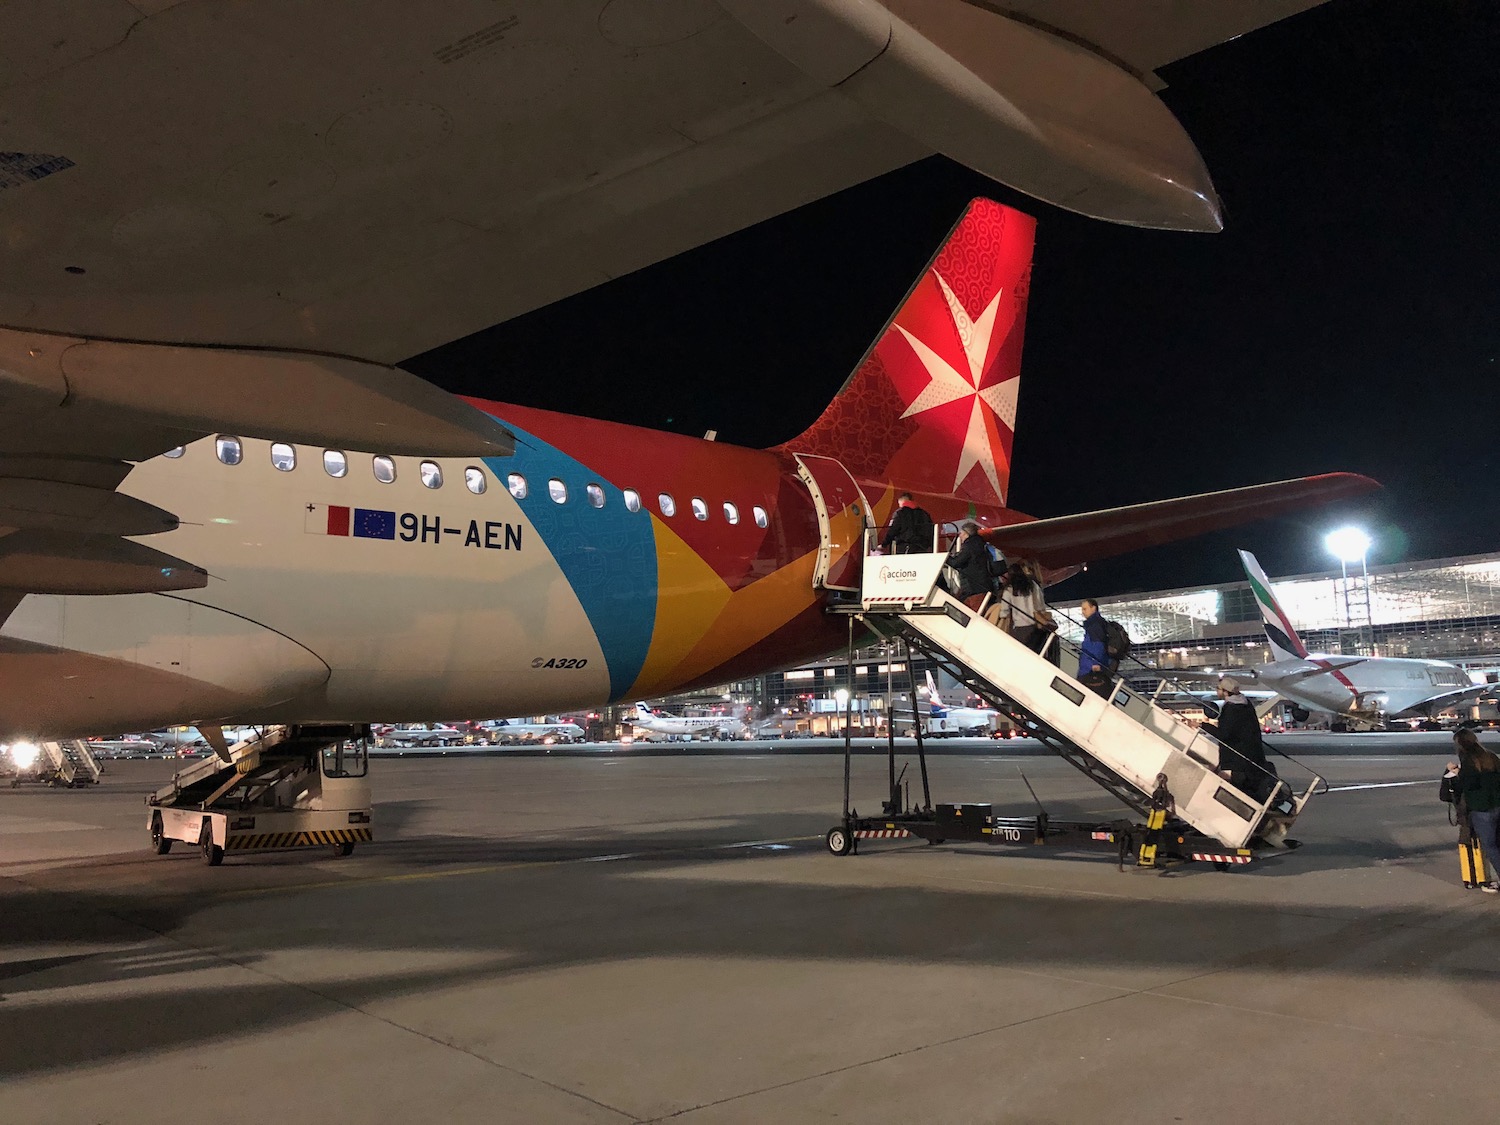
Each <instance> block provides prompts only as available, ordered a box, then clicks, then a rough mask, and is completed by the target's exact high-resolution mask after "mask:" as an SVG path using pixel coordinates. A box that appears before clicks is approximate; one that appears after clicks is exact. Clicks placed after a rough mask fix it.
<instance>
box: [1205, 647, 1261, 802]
mask: <svg viewBox="0 0 1500 1125" xmlns="http://www.w3.org/2000/svg"><path fill="white" fill-rule="evenodd" d="M1217 694H1218V696H1219V720H1218V723H1217V724H1215V729H1214V731H1213V734H1214V735H1215V737H1217V738H1218V740H1219V772H1220V773H1221V774H1223V775H1224V776H1225V777H1226V778H1228V779H1229V783H1230V784H1231V785H1233V786H1234V787H1235V788H1236V789H1238V790H1240V791H1242V792H1245V793H1249V794H1250V795H1251V796H1252V797H1254V798H1256V800H1262V801H1263V800H1265V798H1266V796H1267V795H1268V794H1269V792H1270V789H1269V786H1270V785H1272V784H1274V781H1273V778H1274V776H1275V775H1274V774H1273V773H1272V771H1271V767H1270V765H1269V764H1268V763H1267V762H1266V747H1265V743H1264V742H1262V741H1261V737H1260V716H1258V715H1257V714H1256V713H1255V704H1253V703H1251V702H1250V701H1249V700H1248V699H1246V698H1245V695H1244V693H1243V692H1242V691H1241V690H1240V683H1239V681H1238V680H1236V679H1235V678H1234V677H1233V676H1224V677H1222V678H1220V680H1219V686H1218V689H1217Z"/></svg>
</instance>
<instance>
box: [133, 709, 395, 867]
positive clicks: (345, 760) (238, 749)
mask: <svg viewBox="0 0 1500 1125" xmlns="http://www.w3.org/2000/svg"><path fill="white" fill-rule="evenodd" d="M369 741H370V732H369V728H368V727H361V726H349V725H310V726H273V727H267V728H265V729H264V730H261V731H257V732H256V733H255V734H254V735H252V737H250V738H247V739H245V740H244V741H242V742H238V743H236V744H234V745H233V746H228V747H224V746H223V744H222V742H221V743H220V750H219V751H216V752H215V753H214V754H211V755H208V756H206V757H203V758H200V759H199V760H198V761H196V762H193V763H192V764H191V765H189V766H187V767H186V768H184V769H182V770H180V771H178V773H177V774H176V776H174V777H173V778H172V781H171V782H170V783H169V784H168V785H166V786H164V787H162V788H161V789H160V790H158V791H157V792H156V793H153V794H152V795H151V796H149V797H147V798H146V804H147V806H148V808H149V810H150V811H149V812H148V814H147V823H148V827H149V829H150V832H151V843H152V847H153V848H154V849H155V850H156V852H157V854H158V855H166V854H167V853H168V852H170V851H171V850H172V844H173V843H174V842H176V841H181V842H183V843H188V844H196V845H198V846H199V847H200V848H201V849H202V852H203V858H204V860H205V861H206V862H207V863H209V864H210V865H212V866H216V865H217V864H219V863H220V862H221V861H222V860H223V858H224V854H225V852H235V851H251V850H263V849H268V848H298V847H315V846H329V847H332V848H333V849H334V851H335V852H336V853H337V854H339V855H348V854H349V853H350V852H351V851H353V849H354V845H355V844H356V843H360V842H366V841H369V840H371V839H372V838H373V835H372V830H371V814H370V787H369V783H368V782H367V781H366V780H365V774H366V771H367V770H368V767H369Z"/></svg>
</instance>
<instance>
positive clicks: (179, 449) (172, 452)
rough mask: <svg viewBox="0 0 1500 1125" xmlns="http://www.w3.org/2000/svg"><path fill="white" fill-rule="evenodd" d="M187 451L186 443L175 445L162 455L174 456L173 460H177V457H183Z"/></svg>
mask: <svg viewBox="0 0 1500 1125" xmlns="http://www.w3.org/2000/svg"><path fill="white" fill-rule="evenodd" d="M186 452H187V446H185V445H179V446H175V447H173V448H172V449H169V450H167V451H166V452H165V453H163V454H162V456H163V457H170V458H172V460H174V461H175V460H176V459H177V458H179V457H181V456H182V455H183V454H184V453H186Z"/></svg>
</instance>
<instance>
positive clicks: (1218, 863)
mask: <svg viewBox="0 0 1500 1125" xmlns="http://www.w3.org/2000/svg"><path fill="white" fill-rule="evenodd" d="M1214 870H1215V871H1228V870H1229V864H1227V863H1225V862H1224V861H1223V860H1222V859H1219V860H1215V861H1214Z"/></svg>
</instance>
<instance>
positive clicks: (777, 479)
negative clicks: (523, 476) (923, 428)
mask: <svg viewBox="0 0 1500 1125" xmlns="http://www.w3.org/2000/svg"><path fill="white" fill-rule="evenodd" d="M465 401H467V402H468V403H470V405H472V406H474V407H476V408H478V409H480V410H483V411H484V412H485V413H487V414H491V415H494V416H495V417H496V418H499V419H500V420H501V421H502V422H504V421H509V422H511V423H513V424H514V425H515V426H517V427H518V428H520V429H522V430H525V431H527V432H528V433H531V434H535V435H536V436H537V437H538V438H540V439H541V440H543V441H545V442H547V443H548V444H549V445H552V446H555V447H556V448H557V449H559V450H561V451H562V452H563V453H565V454H567V455H568V456H569V457H572V458H573V459H575V460H577V461H579V462H580V463H582V464H584V465H586V466H588V467H589V469H591V470H592V471H594V472H596V473H598V474H599V477H600V479H601V480H604V481H608V482H609V483H610V484H612V485H614V486H615V487H616V488H633V489H635V490H636V491H637V492H639V493H640V494H641V503H642V504H643V505H644V506H645V507H646V509H647V510H648V511H650V512H652V513H654V514H656V515H657V516H658V517H659V518H662V522H663V523H664V524H665V525H666V526H667V527H669V528H671V530H672V532H673V534H675V535H677V536H678V537H679V538H681V539H682V541H683V542H684V543H686V544H687V545H688V546H689V547H690V548H691V549H692V550H693V552H694V553H695V554H696V555H697V556H698V557H699V558H701V559H702V560H703V561H704V562H705V563H706V564H707V565H708V566H709V567H710V568H711V569H712V570H713V572H714V573H715V574H716V575H717V576H718V577H719V578H720V579H721V580H722V581H723V582H724V583H725V585H727V586H728V587H729V588H730V589H731V590H738V589H741V588H743V587H745V586H748V585H750V584H751V583H752V582H755V581H756V580H757V579H760V578H764V577H766V576H767V575H769V574H773V573H775V572H776V571H777V570H780V569H781V568H782V567H784V566H788V565H790V564H791V563H793V562H795V561H796V560H797V559H799V558H802V557H804V556H805V555H807V554H808V552H810V551H814V550H816V549H817V547H818V521H817V513H816V510H815V509H814V508H813V504H812V499H811V497H810V496H809V495H808V492H807V489H806V487H804V486H803V484H802V482H801V481H800V480H798V478H797V475H796V463H795V461H794V459H793V458H792V457H791V456H790V455H789V454H788V453H786V452H784V451H783V450H780V449H777V450H760V449H746V448H744V447H743V446H737V445H730V444H728V443H720V442H712V441H704V440H702V439H699V438H690V437H684V436H682V435H681V434H668V433H662V432H661V431H659V430H648V429H644V428H642V427H638V426H627V425H624V424H623V423H620V422H606V421H601V420H599V419H596V418H582V417H578V416H577V415H572V414H559V413H555V412H553V411H550V410H538V409H535V408H533V407H528V406H514V405H511V404H509V403H497V402H487V401H485V400H483V399H475V398H469V399H466V400H465ZM520 456H521V457H522V458H523V459H524V452H522V453H521V454H520ZM539 484H540V482H536V481H533V482H532V487H533V488H536V487H538V486H539ZM860 485H861V487H862V488H863V489H864V491H865V496H866V499H867V500H868V501H869V502H870V503H871V504H872V505H874V506H875V507H876V509H877V511H876V517H877V524H878V523H879V522H880V521H881V519H882V518H888V517H889V511H888V507H889V505H888V504H887V503H883V501H884V500H885V498H886V496H887V494H891V493H893V490H898V489H900V488H901V487H902V486H901V482H899V481H896V482H872V481H861V482H860ZM663 492H665V493H668V494H669V495H671V496H672V498H673V499H674V500H675V501H676V508H677V514H676V515H675V516H672V517H669V518H668V517H661V515H660V507H659V504H658V500H657V497H658V495H659V494H660V493H663ZM694 497H699V498H701V499H703V500H704V501H705V503H707V505H708V519H706V520H699V519H696V518H694V516H693V512H692V500H693V498H694ZM920 499H921V501H922V503H923V506H924V507H926V508H927V509H928V511H929V512H930V513H931V514H932V516H933V518H934V519H936V520H938V521H939V522H942V521H954V520H960V519H965V518H968V514H969V511H970V505H969V504H968V503H967V502H965V501H962V500H954V499H944V498H930V497H920ZM726 502H728V503H732V504H734V505H736V507H737V508H738V510H739V522H738V523H736V524H731V523H730V522H729V521H728V519H727V518H726V517H725V513H724V504H725V503H726ZM755 505H760V506H761V507H763V508H765V509H766V511H767V513H768V514H769V515H770V517H771V518H770V520H769V523H770V526H769V527H767V528H765V529H761V528H758V527H756V526H755V521H754V518H753V508H754V506H755ZM977 514H978V515H979V517H980V518H981V520H982V521H983V522H985V523H988V524H990V525H992V526H993V525H996V524H1001V523H1014V522H1017V521H1018V520H1028V519H1030V518H1031V517H1030V516H1025V515H1022V514H1021V513H1019V512H1012V511H1008V510H993V509H981V510H979V511H978V513H977Z"/></svg>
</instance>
